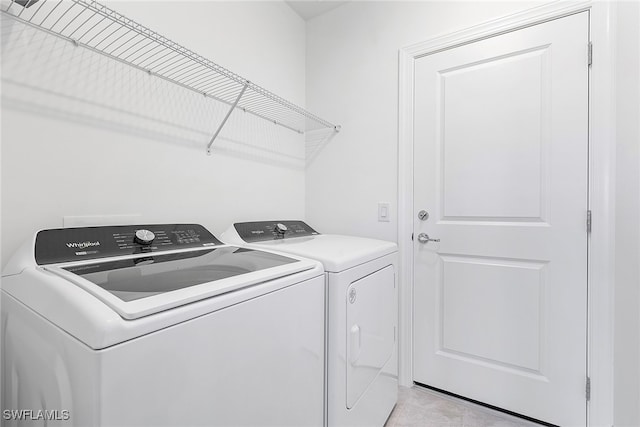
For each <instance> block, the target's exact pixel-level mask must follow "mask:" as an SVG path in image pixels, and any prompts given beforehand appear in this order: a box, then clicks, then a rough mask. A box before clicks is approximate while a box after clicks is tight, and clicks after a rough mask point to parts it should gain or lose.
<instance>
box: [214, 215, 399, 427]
mask: <svg viewBox="0 0 640 427" xmlns="http://www.w3.org/2000/svg"><path fill="white" fill-rule="evenodd" d="M221 239H222V240H223V241H224V242H227V243H229V244H245V245H250V246H251V247H254V248H260V249H269V250H274V251H279V252H283V253H288V254H295V255H299V256H303V257H307V258H311V259H315V260H318V261H320V262H321V263H322V264H323V266H324V270H325V278H326V286H327V333H326V336H327V376H326V378H327V394H326V399H327V405H326V408H327V421H328V425H329V426H330V427H333V426H380V427H382V426H383V425H384V423H385V421H386V420H387V418H388V417H389V414H390V413H391V411H392V410H393V407H394V406H395V404H396V401H397V394H398V367H397V366H398V362H397V319H398V314H397V306H398V297H397V270H398V268H397V245H396V244H395V243H392V242H386V241H381V240H374V239H366V238H361V237H352V236H341V235H330V234H320V233H318V232H317V231H316V230H314V229H313V228H311V227H310V226H309V225H308V224H306V223H304V222H303V221H282V220H280V221H260V222H242V223H235V224H233V226H231V227H230V228H229V229H227V230H226V231H225V232H224V233H223V234H222V235H221Z"/></svg>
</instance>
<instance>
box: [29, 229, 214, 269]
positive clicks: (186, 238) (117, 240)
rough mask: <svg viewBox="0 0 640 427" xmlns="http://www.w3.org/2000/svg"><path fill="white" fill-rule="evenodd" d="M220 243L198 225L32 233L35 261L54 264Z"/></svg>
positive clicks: (61, 230)
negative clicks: (33, 234) (33, 236)
mask: <svg viewBox="0 0 640 427" xmlns="http://www.w3.org/2000/svg"><path fill="white" fill-rule="evenodd" d="M216 245H222V242H220V240H218V239H216V237H215V236H214V235H213V234H211V233H210V232H209V230H207V229H206V228H204V227H203V226H202V225H199V224H150V225H117V226H104V227H79V228H58V229H52V230H42V231H40V232H38V234H37V235H36V244H35V258H36V263H38V264H39V265H43V264H54V263H59V262H69V261H81V260H85V259H95V258H103V257H113V256H120V255H132V254H137V253H156V252H163V251H169V250H174V249H183V248H192V247H203V246H204V247H208V246H216Z"/></svg>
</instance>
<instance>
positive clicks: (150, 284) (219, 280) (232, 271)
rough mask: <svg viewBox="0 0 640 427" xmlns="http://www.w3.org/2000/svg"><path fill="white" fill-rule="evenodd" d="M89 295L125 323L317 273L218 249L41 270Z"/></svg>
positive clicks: (276, 258) (259, 254)
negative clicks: (278, 280) (270, 282)
mask: <svg viewBox="0 0 640 427" xmlns="http://www.w3.org/2000/svg"><path fill="white" fill-rule="evenodd" d="M43 268H44V269H45V270H48V271H51V272H53V273H55V274H57V275H59V276H61V277H63V278H65V279H67V280H68V281H70V282H72V283H74V284H75V285H77V286H80V287H81V288H83V289H84V290H86V291H87V292H90V293H91V294H93V295H94V296H95V297H97V298H99V299H100V300H101V301H102V302H104V303H105V304H107V305H108V306H109V307H111V308H112V309H113V310H114V311H116V312H117V313H118V314H120V316H122V317H123V318H125V319H136V318H139V317H143V316H147V315H149V314H153V313H157V312H159V311H163V310H167V309H170V308H173V307H177V306H180V305H183V304H187V303H190V302H194V301H198V300H201V299H205V298H210V297H212V296H215V295H219V294H222V293H226V292H231V291H234V290H237V289H240V288H243V287H247V286H251V285H254V284H257V283H261V282H265V281H268V280H272V279H275V278H278V277H282V276H286V275H290V274H293V273H296V272H299V271H304V270H308V269H310V268H313V263H312V262H306V261H301V260H297V259H293V258H289V257H285V256H282V255H277V254H273V253H269V252H264V251H259V250H252V249H245V248H238V247H234V246H219V247H216V248H213V249H201V248H199V249H192V250H188V251H181V252H177V253H163V254H157V255H146V256H145V255H142V256H141V255H137V256H133V257H126V258H125V257H120V258H118V259H113V258H105V259H102V260H100V261H98V262H82V263H74V264H58V265H52V266H46V267H43Z"/></svg>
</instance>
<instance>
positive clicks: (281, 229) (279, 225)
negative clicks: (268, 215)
mask: <svg viewBox="0 0 640 427" xmlns="http://www.w3.org/2000/svg"><path fill="white" fill-rule="evenodd" d="M288 230H289V229H288V228H287V226H286V225H284V224H282V223H277V224H276V228H275V230H274V231H275V232H276V233H278V234H280V235H282V236H284V233H286V232H287V231H288Z"/></svg>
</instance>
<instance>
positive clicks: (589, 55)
mask: <svg viewBox="0 0 640 427" xmlns="http://www.w3.org/2000/svg"><path fill="white" fill-rule="evenodd" d="M588 49H589V50H588V53H587V65H588V66H589V67H591V64H593V43H591V42H589V48H588Z"/></svg>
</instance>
